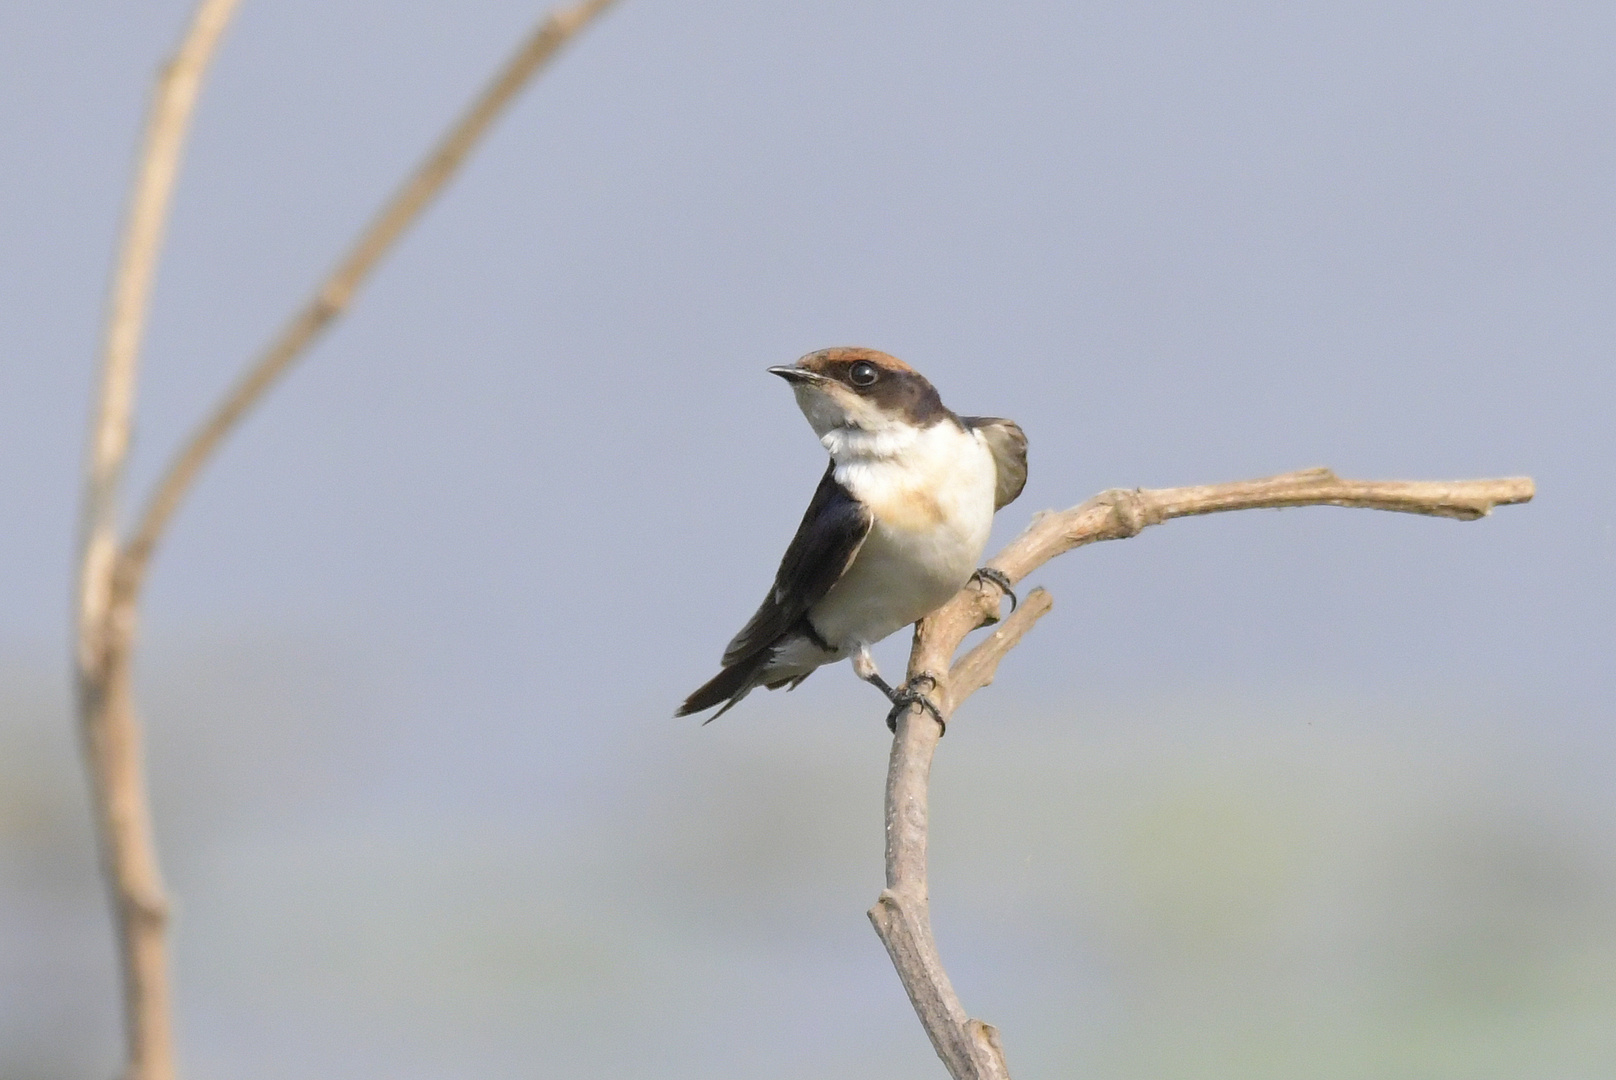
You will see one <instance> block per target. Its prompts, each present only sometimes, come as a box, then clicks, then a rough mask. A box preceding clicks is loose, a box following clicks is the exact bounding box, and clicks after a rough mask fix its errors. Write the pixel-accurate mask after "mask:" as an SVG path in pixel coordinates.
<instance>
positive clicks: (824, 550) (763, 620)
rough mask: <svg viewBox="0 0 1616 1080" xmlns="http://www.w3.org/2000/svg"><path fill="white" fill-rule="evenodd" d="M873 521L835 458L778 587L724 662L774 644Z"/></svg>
mask: <svg viewBox="0 0 1616 1080" xmlns="http://www.w3.org/2000/svg"><path fill="white" fill-rule="evenodd" d="M871 520H872V519H871V517H870V512H869V510H868V509H867V508H866V507H865V506H864V504H863V503H861V502H859V501H858V500H857V499H855V498H853V496H852V494H851V493H850V492H849V491H848V490H847V489H846V488H844V487H842V485H841V484H838V483H837V482H836V463H835V462H831V464H830V465H829V467H827V468H826V469H825V475H824V477H823V478H821V480H820V481H819V487H818V488H817V489H816V490H815V491H814V497H813V499H812V500H811V501H810V502H809V503H808V512H807V513H805V514H803V516H802V524H801V525H799V526H797V535H796V536H795V537H793V538H792V540H791V546H790V547H788V548H786V554H785V557H784V558H783V559H781V560H780V569H779V571H778V572H777V573H776V574H775V575H774V587H773V588H772V589H770V590H769V595H768V596H767V597H765V598H764V601H763V605H762V606H761V607H759V608H758V609H757V614H756V615H753V616H752V618H751V620H750V621H749V622H747V624H746V625H745V626H744V627H742V628H741V632H740V633H739V634H736V635H735V640H733V641H731V642H730V643H729V648H727V649H725V650H724V665H725V666H726V667H728V666H729V665H730V664H733V663H736V662H737V661H739V660H743V659H745V658H746V657H748V656H752V655H754V654H756V653H757V652H759V651H760V650H762V649H766V648H768V647H769V646H770V645H773V644H774V643H775V642H776V641H778V640H779V638H780V637H781V635H783V634H785V633H786V632H787V631H788V630H790V629H792V628H793V627H794V626H795V625H796V623H797V620H798V619H801V618H802V617H803V616H804V615H806V614H807V613H808V609H809V608H811V607H813V606H814V605H815V604H817V603H818V602H819V601H820V600H821V599H823V598H824V596H825V594H826V593H827V592H829V591H830V587H831V586H832V585H834V584H836V582H837V581H838V580H839V579H840V578H841V576H842V574H844V573H845V572H846V571H847V567H848V564H849V563H851V562H852V561H853V556H854V555H857V554H858V549H859V547H860V546H861V545H862V544H863V543H864V538H865V537H867V536H869V535H870V524H871Z"/></svg>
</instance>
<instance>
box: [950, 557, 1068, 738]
mask: <svg viewBox="0 0 1616 1080" xmlns="http://www.w3.org/2000/svg"><path fill="white" fill-rule="evenodd" d="M984 587H985V588H990V589H993V590H994V591H995V592H997V589H998V587H997V586H995V585H992V584H988V583H984ZM1054 606H1055V598H1054V597H1052V596H1050V595H1049V592H1048V591H1047V590H1045V589H1034V590H1033V591H1032V592H1030V593H1028V594H1027V599H1025V600H1023V601H1022V602H1021V606H1019V607H1017V608H1016V610H1015V611H1013V612H1011V613H1010V617H1009V618H1008V619H1006V620H1004V622H1002V623H1000V624H999V625H998V626H995V627H994V628H993V633H991V634H989V635H988V636H987V637H985V638H983V639H982V640H981V641H979V642H977V643H976V647H975V648H973V649H972V650H971V651H970V652H968V653H966V654H965V655H964V656H962V657H960V659H959V661H958V662H957V663H956V664H955V665H954V668H953V670H952V671H950V672H949V673H948V692H949V711H950V712H952V711H953V710H954V708H955V707H956V706H957V704H958V703H959V702H962V701H964V700H965V699H966V698H968V697H970V696H971V695H972V694H974V693H976V692H977V691H978V690H980V689H982V687H984V686H987V685H988V684H989V683H991V682H992V681H993V676H994V673H995V672H997V671H998V670H999V661H1000V660H1003V659H1004V654H1005V653H1007V652H1009V651H1010V650H1011V649H1013V648H1015V647H1016V645H1017V643H1019V642H1020V641H1021V639H1022V638H1023V637H1024V636H1026V633H1027V631H1029V630H1031V629H1032V627H1033V624H1034V623H1036V622H1037V621H1038V620H1039V619H1041V618H1043V617H1044V616H1045V615H1048V614H1049V611H1050V609H1051V608H1053V607H1054Z"/></svg>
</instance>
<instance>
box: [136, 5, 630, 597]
mask: <svg viewBox="0 0 1616 1080" xmlns="http://www.w3.org/2000/svg"><path fill="white" fill-rule="evenodd" d="M615 2H616V0H587V2H585V3H582V4H579V5H577V6H576V7H571V8H567V9H565V10H562V11H558V12H555V13H554V14H552V15H550V16H549V17H548V18H546V19H545V20H544V21H543V22H542V23H540V24H539V26H538V27H537V28H535V29H534V31H533V32H532V34H531V35H530V36H529V37H528V39H527V40H526V41H524V42H523V43H522V45H521V47H520V48H518V49H517V50H516V52H515V54H514V55H512V56H511V58H510V59H509V60H508V61H507V62H506V64H505V66H504V68H502V69H501V70H500V72H499V73H498V74H497V75H495V76H494V78H493V79H492V80H491V81H490V82H489V84H488V86H487V87H486V88H485V89H484V90H483V92H482V94H481V95H480V96H479V97H478V98H477V100H476V101H474V102H472V104H471V107H470V108H468V109H467V110H466V111H465V113H464V114H463V115H462V116H461V117H460V119H459V120H458V121H456V122H455V124H454V126H453V127H451V128H450V129H449V131H448V133H447V134H446V135H444V137H443V138H442V140H441V141H439V143H438V145H437V146H436V147H434V148H433V150H432V152H431V153H430V154H428V155H427V156H426V158H425V159H424V160H423V161H422V162H421V163H420V165H418V166H416V169H415V171H414V172H413V173H411V174H410V176H409V178H408V179H407V180H405V182H404V184H403V185H402V186H401V187H400V188H399V189H398V191H397V192H395V193H394V195H393V197H392V198H391V199H390V200H388V202H387V203H386V204H385V205H384V206H383V207H382V208H381V210H380V211H379V212H378V213H377V214H376V216H375V217H374V218H372V219H371V222H370V224H369V225H368V226H366V228H365V230H364V231H363V232H362V233H360V234H359V237H358V239H357V240H355V241H354V244H353V247H351V248H350V249H349V250H348V252H347V254H346V255H344V256H343V257H342V259H341V261H340V262H338V263H337V266H336V269H334V270H332V271H331V273H330V275H329V276H327V277H326V279H325V280H324V281H323V282H321V283H320V287H319V288H318V289H316V290H315V291H314V295H313V296H311V297H310V298H309V300H308V301H307V302H306V303H305V304H304V305H303V307H302V308H301V309H300V310H299V311H298V312H297V314H296V315H294V316H292V318H291V320H290V321H289V322H288V323H287V324H286V326H285V327H284V328H282V330H281V332H280V334H279V335H278V336H277V337H276V338H275V340H274V341H273V342H271V343H270V345H269V348H267V349H265V350H264V353H263V355H262V356H260V357H259V359H258V361H257V363H255V364H253V365H252V367H250V368H248V369H247V371H246V372H245V373H243V374H242V376H241V378H240V380H239V381H237V383H236V384H235V386H234V387H233V388H232V389H231V390H230V392H229V393H227V394H226V395H225V396H224V398H223V399H222V400H221V401H220V402H219V403H218V405H217V406H216V407H215V408H214V410H213V412H212V413H211V414H209V415H208V417H207V418H206V419H205V420H203V421H202V423H201V424H199V425H198V426H197V428H196V430H195V431H193V432H192V433H191V436H190V437H189V438H188V439H186V441H185V444H184V445H183V446H182V447H181V448H180V451H179V453H177V454H175V455H174V458H173V460H172V461H170V463H169V465H168V468H167V470H165V471H164V473H163V475H162V477H161V478H160V479H159V480H158V481H157V486H156V488H155V490H154V491H153V493H152V497H151V499H150V501H149V502H147V503H146V507H145V509H144V510H143V511H142V513H141V515H140V519H139V524H137V525H136V526H135V530H134V533H133V535H132V536H131V538H130V540H129V543H128V545H127V547H126V549H125V553H124V557H123V559H122V560H121V564H120V567H119V569H120V571H121V573H120V574H119V580H118V590H119V592H121V593H122V592H128V593H138V592H139V591H140V586H141V583H142V581H143V579H144V578H145V574H146V568H147V566H148V565H149V564H150V562H151V555H152V551H153V549H154V548H155V547H156V546H157V542H158V541H159V540H160V539H162V535H163V531H164V529H165V528H166V527H167V526H168V522H169V519H170V518H171V517H173V515H174V511H175V510H176V509H178V508H179V504H180V502H181V500H183V499H184V498H185V494H186V492H187V491H189V490H190V488H191V485H192V484H194V483H195V482H196V477H197V473H199V472H200V471H201V470H202V466H204V465H205V464H207V462H208V459H209V458H211V457H212V456H213V454H214V451H216V450H217V449H218V447H219V444H220V443H221V442H222V441H223V440H224V437H225V436H226V435H228V434H229V433H230V431H231V430H232V429H233V428H234V427H235V426H236V424H238V423H239V422H240V421H241V418H242V416H244V415H245V414H246V413H247V411H248V410H249V409H251V408H252V407H253V406H254V405H255V404H257V403H258V401H259V399H261V398H262V397H263V396H264V392H265V391H267V390H268V389H269V388H270V387H271V386H272V385H274V383H275V381H276V380H278V379H279V378H280V377H281V376H282V375H284V374H285V373H286V371H287V369H288V368H290V367H291V366H292V365H293V364H294V363H295V362H297V360H299V359H300V358H301V357H302V356H303V354H304V353H305V352H307V351H308V348H309V346H310V345H311V344H313V342H314V340H315V339H316V338H317V337H319V335H320V333H321V332H322V331H324V330H325V329H326V328H327V327H328V326H330V325H331V323H332V322H333V321H335V320H336V319H337V318H338V317H339V316H340V315H342V313H343V312H345V311H347V310H348V306H349V304H351V303H352V302H353V298H354V294H355V293H356V292H358V290H359V287H360V286H361V285H363V284H364V282H365V279H366V278H367V277H369V276H370V273H371V271H372V270H374V269H375V268H376V264H377V263H379V262H380V261H381V259H382V256H384V255H386V254H387V252H388V250H389V249H390V248H391V247H392V246H393V244H394V243H396V242H397V241H398V238H399V237H400V236H402V235H403V234H404V231H405V230H406V229H408V228H409V226H410V225H411V224H413V223H414V222H415V219H416V218H418V217H420V215H421V212H422V211H423V210H425V209H426V207H427V205H428V204H429V203H430V202H431V201H432V199H433V197H434V196H436V195H437V194H438V192H440V191H442V190H443V188H444V185H446V184H448V182H449V181H450V180H451V179H453V178H454V175H455V173H457V172H458V171H459V170H460V167H461V166H462V165H463V164H465V162H466V159H467V158H468V157H470V156H471V152H472V150H474V149H475V148H476V146H477V144H478V142H479V141H480V140H481V139H482V137H483V135H485V134H486V133H487V131H488V129H489V127H490V126H491V125H492V124H493V122H494V121H495V119H497V118H498V117H499V114H500V113H501V112H503V111H504V110H505V107H506V106H507V105H509V104H510V103H511V102H512V101H513V100H514V99H515V97H516V95H517V94H518V93H519V92H520V91H521V89H522V88H523V87H524V86H526V85H527V83H528V82H529V81H530V80H531V79H532V78H533V76H534V75H536V74H538V72H539V71H540V70H542V69H543V68H544V66H545V64H546V63H547V62H548V61H549V60H550V59H551V58H552V57H554V56H555V55H556V53H557V52H558V51H559V50H560V49H561V46H563V45H565V44H566V43H567V42H568V41H570V40H572V38H573V37H575V36H576V35H577V34H578V32H579V31H580V30H582V29H583V28H584V27H585V26H587V25H589V23H590V22H592V21H593V20H594V19H595V17H596V16H598V15H600V14H601V13H602V12H604V11H605V10H606V9H607V8H609V7H610V6H611V5H612V4H613V3H615Z"/></svg>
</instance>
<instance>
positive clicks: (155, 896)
mask: <svg viewBox="0 0 1616 1080" xmlns="http://www.w3.org/2000/svg"><path fill="white" fill-rule="evenodd" d="M235 7H236V0H202V2H201V3H200V4H198V6H197V8H196V10H195V12H194V13H193V14H192V16H191V22H190V26H189V28H188V29H187V30H186V33H185V37H184V39H183V40H182V41H181V43H180V46H179V49H178V51H176V52H175V54H174V56H173V58H172V59H170V60H169V61H168V63H167V64H165V65H164V66H163V68H162V69H161V71H160V72H159V74H158V77H157V82H156V85H155V86H154V87H153V90H152V98H151V104H150V107H149V111H148V113H147V119H146V132H145V137H144V139H143V140H142V145H141V149H140V157H139V159H138V160H139V164H138V165H137V171H136V176H135V180H134V183H133V185H132V187H131V189H130V198H129V208H128V211H127V213H128V217H127V220H126V222H125V225H124V234H123V238H122V241H121V244H120V247H119V253H118V261H117V266H116V269H115V270H114V272H113V278H112V289H111V295H110V297H109V300H108V304H107V325H106V336H105V343H104V345H103V349H102V361H101V388H100V399H99V401H98V403H97V407H96V414H95V419H94V422H93V423H92V425H91V429H90V447H89V455H88V457H89V462H88V469H87V472H88V477H87V479H86V484H85V491H84V511H83V522H82V525H81V528H82V536H81V539H80V550H79V580H78V596H77V603H76V604H75V612H74V616H75V627H76V635H75V637H76V641H75V646H76V649H75V652H76V659H77V668H78V670H77V676H78V678H77V685H78V699H79V734H80V739H81V741H82V744H83V749H84V760H85V767H86V769H87V770H88V772H89V780H90V790H91V793H92V797H93V799H94V801H95V806H94V810H95V823H96V832H97V838H98V842H99V845H100V853H101V865H102V874H103V876H104V877H105V878H106V882H107V888H108V891H109V892H110V893H111V900H112V908H113V918H114V923H115V924H116V927H117V937H118V960H119V968H120V972H121V975H122V984H123V985H122V994H121V998H122V1002H123V1023H124V1039H125V1057H126V1062H125V1073H124V1075H125V1077H126V1078H127V1080H170V1078H171V1077H172V1076H173V1075H174V1043H173V1031H172V1025H171V1022H170V1011H171V1009H170V990H169V983H168V961H167V952H166V946H165V943H164V929H165V926H166V923H167V918H168V902H167V898H166V897H165V895H164V891H163V881H162V876H161V874H160V872H159V870H158V863H157V849H156V845H155V843H154V842H153V840H152V831H151V815H150V813H149V811H148V808H147V805H146V784H145V780H144V777H143V775H142V765H141V753H140V727H139V721H138V720H137V719H136V716H135V710H134V703H133V700H132V696H131V689H130V678H129V643H130V641H131V639H132V638H133V631H134V612H133V611H132V610H122V609H120V608H119V606H118V605H117V604H115V603H114V601H113V599H112V591H113V590H112V582H113V579H114V577H115V576H116V564H117V560H118V555H117V551H118V534H117V506H118V493H119V486H120V483H121V480H122V477H123V471H124V462H125V460H126V459H127V457H128V454H129V430H130V423H131V417H132V414H133V411H134V401H135V380H136V374H137V371H138V367H139V359H140V343H141V339H142V337H143V334H144V330H145V323H146V312H147V309H148V307H149V306H150V300H151V291H152V283H153V281H154V280H155V278H156V274H157V263H158V254H159V252H160V251H161V249H162V242H163V232H164V227H165V225H166V223H167V220H168V208H169V204H170V202H171V201H172V197H173V193H174V181H175V178H176V177H177V176H178V174H179V166H180V159H181V156H182V155H183V152H184V148H185V138H186V135H187V133H188V132H189V130H190V123H191V115H192V112H193V111H194V108H195V105H196V99H197V94H198V92H199V91H200V90H201V87H202V78H203V76H204V75H205V74H206V73H207V69H208V65H209V63H210V62H211V61H212V59H213V57H214V54H215V53H216V51H217V49H218V45H219V39H220V37H221V36H222V35H223V33H224V30H225V28H226V26H228V25H229V23H230V17H231V15H232V14H234V12H235Z"/></svg>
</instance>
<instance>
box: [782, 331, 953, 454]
mask: <svg viewBox="0 0 1616 1080" xmlns="http://www.w3.org/2000/svg"><path fill="white" fill-rule="evenodd" d="M769 371H770V372H772V373H773V374H775V375H778V376H780V377H781V378H782V379H784V380H786V382H788V383H790V384H791V389H792V391H793V392H794V393H795V394H796V395H797V405H798V407H799V408H801V409H802V414H803V415H804V416H806V417H807V418H808V423H809V424H810V425H811V426H812V427H813V429H814V434H816V435H818V436H819V437H820V438H821V439H824V438H825V437H826V436H827V435H829V434H831V433H832V432H835V431H838V430H843V429H849V428H851V429H855V430H858V431H867V432H871V433H880V432H885V431H890V430H893V429H896V428H903V427H909V428H923V427H929V426H931V425H932V424H935V423H937V422H938V421H939V420H942V419H944V418H945V417H947V416H948V415H949V412H948V410H947V409H945V408H944V407H943V402H942V399H941V398H940V397H938V395H937V390H936V388H935V387H933V386H932V384H931V383H929V382H927V381H926V377H925V376H924V375H922V374H921V373H920V372H918V371H916V370H915V369H914V368H912V367H910V366H909V365H908V364H906V363H904V362H903V361H902V360H899V359H898V358H897V357H895V356H888V355H887V354H886V353H884V352H877V351H876V350H874V349H855V348H841V349H821V350H819V351H818V352H811V353H809V354H808V355H807V356H804V357H803V358H802V359H801V360H798V361H797V362H796V363H795V364H792V365H791V366H790V367H772V368H770V369H769Z"/></svg>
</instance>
